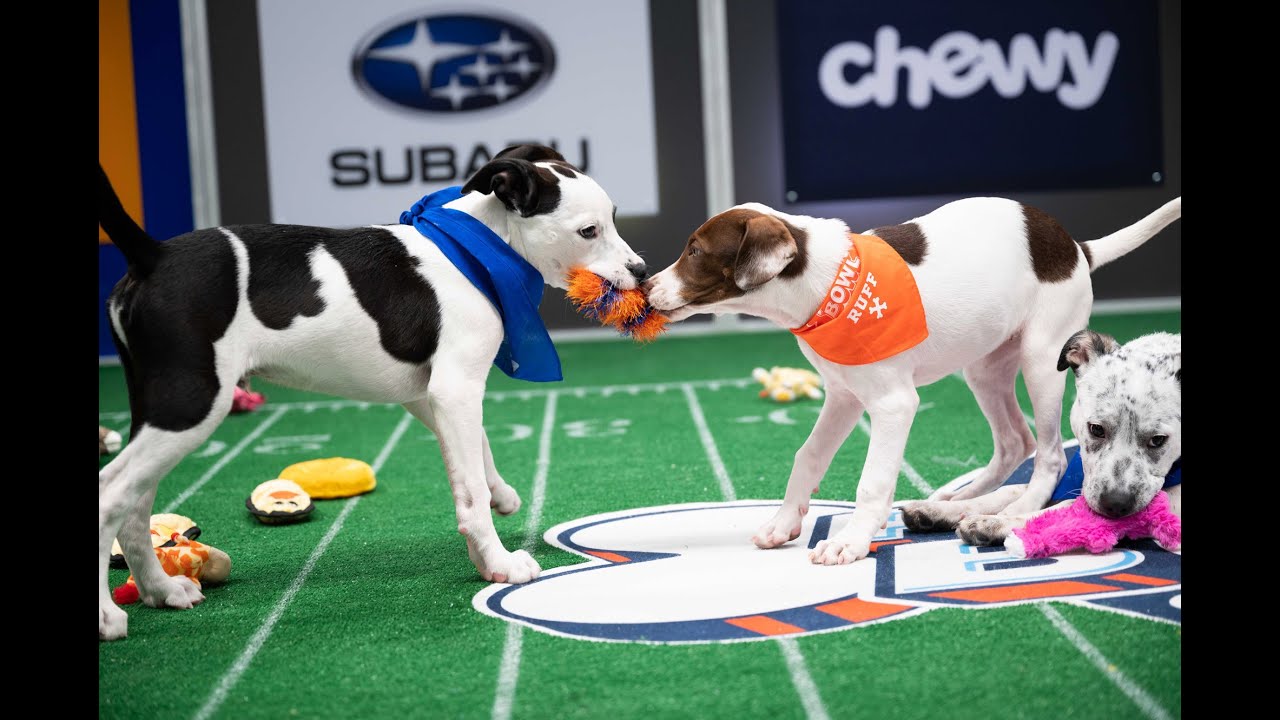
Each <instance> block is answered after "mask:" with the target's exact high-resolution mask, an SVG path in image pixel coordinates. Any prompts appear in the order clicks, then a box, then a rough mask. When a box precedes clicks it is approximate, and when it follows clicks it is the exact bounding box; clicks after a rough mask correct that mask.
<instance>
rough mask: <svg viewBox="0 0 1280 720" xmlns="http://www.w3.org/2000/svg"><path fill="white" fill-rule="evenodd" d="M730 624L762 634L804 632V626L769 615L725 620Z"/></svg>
mask: <svg viewBox="0 0 1280 720" xmlns="http://www.w3.org/2000/svg"><path fill="white" fill-rule="evenodd" d="M725 622H727V623H729V624H730V625H736V626H738V627H740V628H742V629H743V630H750V631H751V632H753V633H759V634H761V635H787V634H790V633H798V632H804V628H802V627H796V626H795V625H792V624H791V623H784V622H782V621H781V620H774V619H773V618H771V617H769V616H768V615H748V616H747V617H740V618H731V619H729V620H725Z"/></svg>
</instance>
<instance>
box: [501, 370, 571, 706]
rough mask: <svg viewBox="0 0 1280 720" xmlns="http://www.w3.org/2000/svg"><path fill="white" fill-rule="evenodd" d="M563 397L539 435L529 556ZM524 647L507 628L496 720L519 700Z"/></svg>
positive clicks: (520, 631)
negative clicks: (517, 696) (518, 690)
mask: <svg viewBox="0 0 1280 720" xmlns="http://www.w3.org/2000/svg"><path fill="white" fill-rule="evenodd" d="M559 398H560V396H559V394H558V393H557V392H556V391H554V390H553V391H551V392H550V393H549V394H548V395H547V405H546V408H545V409H544V410H543V411H542V432H541V434H539V435H538V463H537V465H536V466H535V469H534V471H533V490H532V491H531V493H530V496H531V497H530V498H529V514H528V516H527V517H526V518H525V524H524V543H523V544H522V545H521V547H522V549H524V550H525V551H526V552H527V551H530V550H532V549H533V546H534V545H536V544H538V527H539V525H541V524H542V506H543V504H544V502H545V501H546V497H547V473H548V471H549V470H550V469H551V438H552V436H553V435H554V433H555V427H556V404H557V401H558V400H559ZM523 645H524V626H522V625H517V624H516V623H511V624H509V625H507V641H506V643H504V644H503V646H502V664H501V665H499V666H498V688H497V690H496V691H495V692H494V696H493V713H492V717H493V720H509V718H510V717H511V708H512V705H513V703H514V702H515V698H516V684H517V683H518V682H519V681H520V650H521V648H522V646H523Z"/></svg>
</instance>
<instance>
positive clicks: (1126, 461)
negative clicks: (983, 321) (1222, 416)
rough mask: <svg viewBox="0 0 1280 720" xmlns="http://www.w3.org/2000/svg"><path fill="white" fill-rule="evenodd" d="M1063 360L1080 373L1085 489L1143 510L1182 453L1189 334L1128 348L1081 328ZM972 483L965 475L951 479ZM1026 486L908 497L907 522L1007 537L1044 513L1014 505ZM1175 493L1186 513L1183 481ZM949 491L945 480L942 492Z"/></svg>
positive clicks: (1095, 497)
mask: <svg viewBox="0 0 1280 720" xmlns="http://www.w3.org/2000/svg"><path fill="white" fill-rule="evenodd" d="M1058 367H1059V369H1061V370H1066V369H1067V368H1071V369H1072V371H1073V372H1074V373H1075V376H1076V399H1075V403H1074V404H1073V405H1072V406H1071V430H1072V432H1073V433H1075V436H1076V437H1077V438H1079V440H1080V459H1081V462H1082V466H1083V470H1084V480H1083V484H1082V486H1081V488H1080V494H1082V495H1083V496H1084V498H1085V501H1086V502H1088V503H1089V507H1090V508H1092V509H1093V510H1094V512H1097V513H1099V514H1101V515H1105V516H1107V517H1125V516H1127V515H1132V514H1133V513H1136V512H1138V511H1139V510H1142V509H1143V508H1145V507H1146V506H1147V504H1148V503H1150V502H1151V499H1152V498H1154V497H1155V495H1156V493H1157V492H1159V491H1160V489H1161V488H1162V487H1163V486H1164V483H1165V478H1166V476H1167V475H1169V473H1170V471H1171V469H1172V468H1173V466H1174V463H1175V462H1177V461H1178V460H1180V459H1181V457H1182V335H1180V334H1179V335H1173V334H1170V333H1153V334H1151V335H1144V336H1142V337H1139V338H1137V339H1135V340H1132V341H1130V342H1129V343H1127V344H1125V345H1123V346H1121V345H1120V344H1119V343H1117V342H1116V341H1115V339H1114V338H1112V337H1110V336H1107V335H1102V334H1100V333H1097V332H1094V331H1092V330H1081V331H1080V332H1078V333H1076V334H1075V335H1072V336H1071V339H1070V340H1068V341H1067V344H1066V345H1064V346H1063V348H1062V352H1061V354H1060V355H1059V356H1058ZM970 474H972V473H970ZM965 484H966V478H965V477H961V478H957V480H956V481H954V482H952V483H949V486H950V487H959V486H963V485H965ZM1026 490H1027V486H1026V485H1007V486H1004V487H1001V488H998V489H997V490H995V491H993V492H990V493H987V494H986V495H982V496H979V497H975V498H972V499H967V500H937V499H930V500H926V501H923V502H915V503H908V504H906V505H904V506H903V520H904V522H905V523H906V525H907V527H908V528H910V529H912V530H917V531H938V530H947V529H951V528H956V530H957V534H958V535H959V536H960V538H961V539H963V540H964V541H965V542H967V543H970V544H972V545H993V544H995V545H998V544H1000V543H1002V542H1004V540H1005V538H1006V537H1008V535H1009V533H1010V532H1011V531H1013V530H1016V529H1018V528H1020V527H1022V526H1023V525H1025V524H1026V522H1027V520H1029V519H1030V518H1031V517H1033V516H1034V515H1037V514H1039V512H1040V511H1032V512H1026V513H1019V514H1006V513H1005V510H1006V509H1007V508H1008V507H1009V506H1010V505H1011V504H1012V503H1014V502H1015V501H1017V500H1018V499H1019V498H1020V497H1022V495H1023V494H1024V493H1025V491H1026ZM1167 492H1168V494H1169V504H1170V507H1171V508H1172V510H1173V512H1174V513H1175V514H1177V515H1178V516H1181V515H1182V485H1181V483H1179V484H1177V485H1173V486H1171V487H1169V488H1168V489H1167ZM945 494H948V489H947V488H945V487H944V488H942V489H941V490H940V491H939V493H937V494H935V496H934V497H935V498H937V497H939V496H943V495H945ZM1057 494H1058V493H1055V495H1057ZM1073 501H1074V499H1068V500H1064V501H1063V503H1062V504H1070V503H1071V502H1073Z"/></svg>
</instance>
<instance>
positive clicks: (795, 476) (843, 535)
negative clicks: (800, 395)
mask: <svg viewBox="0 0 1280 720" xmlns="http://www.w3.org/2000/svg"><path fill="white" fill-rule="evenodd" d="M1181 215H1182V199H1181V198H1178V199H1175V200H1172V201H1170V202H1169V203H1167V204H1165V205H1164V206H1163V207H1161V208H1160V209H1158V210H1156V211H1155V212H1154V213H1152V214H1151V215H1149V216H1148V217H1146V218H1144V219H1142V220H1140V221H1138V222H1137V223H1135V224H1134V225H1132V226H1130V227H1127V228H1124V229H1122V230H1119V231H1117V232H1115V233H1112V234H1111V235H1108V236H1106V237H1103V238H1100V239H1097V240H1093V241H1089V242H1081V243H1078V242H1076V241H1074V240H1073V239H1072V238H1071V236H1070V235H1069V234H1068V233H1067V232H1066V230H1065V229H1063V228H1062V226H1061V225H1060V224H1058V222H1057V221H1056V220H1054V219H1053V218H1052V217H1050V216H1049V215H1047V214H1046V213H1044V212H1043V211H1041V210H1039V209H1037V208H1034V207H1031V206H1029V205H1024V204H1022V203H1019V202H1015V201H1013V200H1006V199H1002V198H970V199H967V200H959V201H956V202H952V203H949V204H947V205H944V206H942V207H940V208H938V209H937V210H935V211H933V212H931V213H929V214H928V215H925V216H923V217H919V218H916V219H914V220H911V221H909V222H906V223H903V224H901V225H893V226H888V227H881V228H876V229H874V230H871V231H868V232H867V233H865V234H862V235H856V236H855V235H852V234H851V233H850V232H849V229H848V227H847V226H846V225H845V223H844V222H842V221H840V220H832V219H821V218H813V217H807V216H801V215H790V214H787V213H783V212H779V211H777V210H774V209H773V208H770V207H767V206H765V205H761V204H759V203H748V204H745V205H739V206H737V207H735V208H732V209H730V210H727V211H725V212H723V213H720V214H719V215H716V216H715V217H713V218H711V219H709V220H707V221H706V222H705V223H704V224H703V225H702V226H701V227H700V228H698V229H697V230H696V231H695V232H694V233H693V235H692V236H690V238H689V240H688V243H687V244H686V246H685V250H684V252H683V253H682V254H681V255H680V258H679V259H678V260H677V261H676V262H675V263H674V264H673V265H671V266H670V267H668V268H667V269H665V270H663V271H662V272H660V273H658V274H657V275H655V276H654V277H653V278H651V279H650V280H648V281H647V282H646V283H645V287H646V289H647V290H648V292H649V299H650V302H651V303H652V304H653V306H654V307H655V308H657V309H658V310H660V311H662V312H665V313H667V314H668V315H669V316H670V317H671V318H672V319H673V320H680V319H683V318H685V317H688V316H690V315H694V314H697V313H706V312H711V313H723V312H740V313H747V314H750V315H756V316H759V317H763V318H767V319H769V320H771V321H773V322H774V323H776V324H777V325H779V326H781V327H784V328H788V329H791V331H792V332H793V333H795V334H796V335H797V336H798V342H799V345H800V350H801V351H802V352H803V353H804V355H805V357H806V358H808V359H809V362H811V363H812V364H813V366H814V367H815V368H816V369H817V370H818V372H819V373H820V374H821V375H822V377H823V381H824V383H825V385H826V390H827V395H826V398H825V400H824V402H823V405H822V410H821V412H820V414H819V416H818V420H817V423H816V424H815V425H814V427H813V431H812V432H811V433H810V435H809V438H808V439H807V440H806V441H805V443H804V445H803V446H802V447H801V448H800V449H799V450H798V451H797V452H796V457H795V464H794V465H793V467H792V470H791V476H790V478H789V480H788V481H787V490H786V495H785V497H784V498H783V501H782V506H781V507H780V508H778V510H777V512H776V513H775V514H774V516H773V518H772V519H770V520H768V521H767V522H765V523H764V524H763V525H762V526H761V527H760V529H759V530H758V531H757V533H756V535H755V537H754V538H753V539H754V542H755V543H756V544H757V545H758V546H760V547H762V548H772V547H777V546H779V545H782V544H784V543H786V542H788V541H790V540H792V539H794V538H796V537H797V536H798V535H799V533H800V524H801V520H802V518H803V517H804V515H805V513H806V512H807V511H808V509H809V497H810V495H811V494H812V493H813V492H815V491H816V489H817V487H818V484H819V482H821V480H822V478H823V476H824V475H825V474H826V472H827V468H828V467H829V465H830V464H831V460H832V458H833V457H834V456H835V454H836V451H837V450H838V449H839V447H840V445H841V444H842V443H843V442H844V440H845V438H847V437H848V436H849V433H850V432H851V431H852V430H853V428H854V426H855V425H856V424H857V422H858V419H859V418H860V417H861V416H862V412H863V411H864V410H866V412H867V413H868V414H869V415H870V418H871V444H870V448H869V449H868V451H867V457H866V461H865V463H864V465H863V468H862V475H861V478H860V479H859V483H858V490H857V509H856V510H855V512H854V513H853V516H852V518H851V519H850V520H849V522H848V524H847V525H845V527H844V528H842V529H841V530H840V531H838V532H837V533H835V534H834V535H833V536H831V537H830V538H828V539H827V540H824V541H822V542H821V543H819V544H818V545H817V547H815V548H814V549H813V550H811V551H810V553H809V557H810V560H811V561H812V562H815V563H821V564H826V565H834V564H843V563H850V562H854V561H856V560H858V559H860V558H863V557H866V555H867V553H868V552H869V550H870V544H871V538H872V537H873V536H874V535H875V534H876V532H878V531H879V530H880V528H882V527H883V526H884V525H885V523H886V522H887V520H888V517H889V511H890V505H891V503H892V501H893V496H894V488H895V486H896V484H897V479H898V471H899V469H900V467H901V465H902V456H903V452H904V450H905V448H906V444H907V437H908V435H909V433H910V430H911V423H912V419H913V418H914V416H915V412H916V408H917V406H918V405H919V401H920V400H919V395H918V394H917V393H916V388H917V387H919V386H921V385H927V384H929V383H932V382H934V381H936V380H939V379H941V378H943V377H946V376H947V375H950V374H951V373H953V372H955V371H957V370H963V371H964V377H965V379H966V381H967V382H968V383H969V387H970V388H971V389H972V390H973V393H974V395H975V397H976V398H977V400H978V405H979V406H980V407H981V408H982V412H983V414H984V415H985V416H986V418H987V421H988V423H989V424H990V426H991V434H992V438H993V440H994V445H995V451H994V453H993V456H992V458H991V462H990V463H988V464H987V466H986V467H984V468H982V469H981V470H980V471H978V472H977V473H975V476H974V478H973V481H972V482H971V483H970V484H969V485H968V486H966V487H965V488H964V489H963V490H960V491H959V492H958V493H956V495H955V496H953V497H947V498H941V499H955V500H963V499H967V498H972V497H978V496H981V495H984V494H986V493H987V492H989V491H990V490H992V489H993V488H995V487H996V486H997V485H999V484H1000V483H1001V482H1002V481H1003V480H1004V479H1005V478H1007V477H1008V475H1009V473H1010V471H1011V470H1012V469H1013V468H1014V467H1015V466H1016V465H1017V464H1018V463H1020V462H1022V461H1023V459H1025V458H1026V457H1027V456H1028V455H1030V454H1031V453H1032V452H1033V451H1036V460H1035V469H1034V472H1033V475H1032V479H1031V482H1030V484H1029V486H1028V488H1027V490H1026V492H1025V493H1023V494H1022V495H1021V496H1020V497H1019V498H1017V499H1016V500H1014V501H1013V502H1011V503H1009V505H1008V506H1007V507H1005V508H1003V512H1006V513H1009V514H1014V515H1018V514H1026V513H1029V512H1032V511H1035V510H1039V509H1040V508H1042V507H1044V504H1045V502H1046V501H1047V500H1048V499H1049V497H1050V495H1051V493H1052V491H1053V489H1054V486H1055V484H1056V483H1057V481H1058V478H1059V477H1061V475H1062V473H1063V470H1064V469H1065V467H1066V457H1065V455H1064V453H1063V450H1062V443H1061V432H1060V430H1059V425H1060V421H1061V415H1062V396H1063V389H1064V384H1065V376H1064V374H1063V373H1062V372H1061V371H1060V370H1059V369H1058V367H1057V358H1058V356H1059V352H1060V348H1061V347H1062V342H1063V338H1066V337H1069V336H1070V335H1071V334H1072V333H1073V332H1074V331H1075V330H1077V329H1078V328H1080V327H1083V326H1084V324H1085V321H1086V320H1087V319H1088V317H1089V313H1090V309H1091V307H1092V304H1093V287H1092V284H1091V282H1090V272H1091V271H1092V270H1095V269H1097V268H1099V267H1101V266H1103V265H1105V264H1106V263H1108V262H1111V261H1112V260H1115V259H1116V258H1119V257H1121V256H1122V255H1124V254H1125V253H1127V252H1130V251H1131V250H1133V249H1134V248H1136V247H1138V246H1139V245H1141V244H1142V243H1143V242H1146V240H1148V239H1149V238H1151V237H1152V236H1153V235H1155V234H1156V233H1158V232H1159V231H1160V230H1161V229H1163V228H1164V227H1165V226H1167V225H1168V224H1169V223H1171V222H1173V221H1175V220H1177V219H1178V218H1179V217H1181ZM1019 370H1021V371H1022V374H1023V377H1024V379H1025V381H1026V386H1027V391H1028V393H1029V394H1030V396H1031V401H1032V404H1033V405H1034V408H1035V421H1036V427H1037V428H1038V430H1039V437H1038V438H1037V437H1034V436H1033V435H1032V434H1031V431H1030V429H1029V428H1028V427H1027V422H1026V419H1025V418H1023V416H1022V411H1021V410H1020V409H1019V407H1018V402H1017V397H1016V395H1015V392H1014V390H1015V379H1016V377H1017V374H1018V371H1019Z"/></svg>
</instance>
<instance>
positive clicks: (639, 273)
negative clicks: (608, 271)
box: [627, 262, 649, 282]
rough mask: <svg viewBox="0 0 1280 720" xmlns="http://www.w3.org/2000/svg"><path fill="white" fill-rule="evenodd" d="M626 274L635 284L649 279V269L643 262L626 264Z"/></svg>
mask: <svg viewBox="0 0 1280 720" xmlns="http://www.w3.org/2000/svg"><path fill="white" fill-rule="evenodd" d="M627 272H629V273H631V276H632V277H634V278H635V279H636V281H637V282H639V281H641V280H644V279H645V278H647V277H649V267H648V266H647V265H645V264H644V262H634V263H627Z"/></svg>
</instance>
